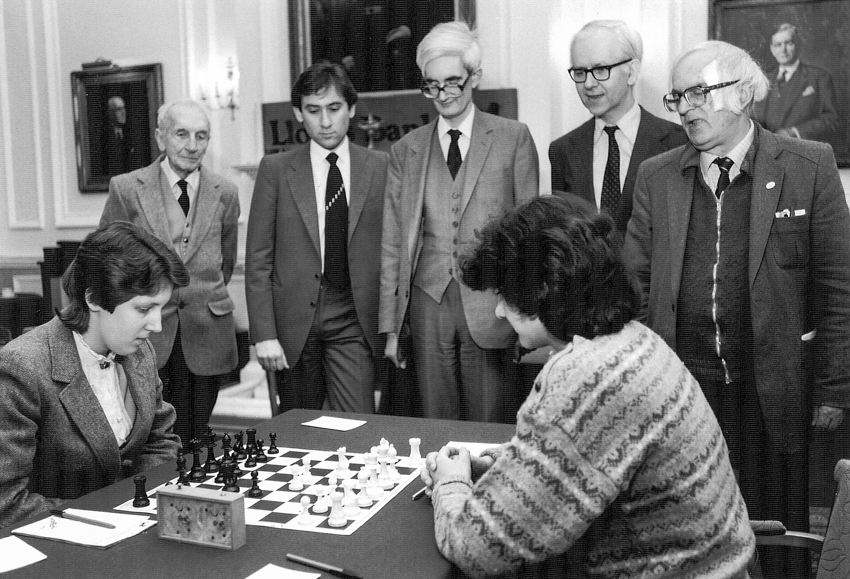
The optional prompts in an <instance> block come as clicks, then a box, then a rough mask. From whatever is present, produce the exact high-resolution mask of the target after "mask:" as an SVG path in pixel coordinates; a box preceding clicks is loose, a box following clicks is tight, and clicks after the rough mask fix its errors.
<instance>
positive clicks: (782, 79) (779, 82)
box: [776, 70, 788, 92]
mask: <svg viewBox="0 0 850 579" xmlns="http://www.w3.org/2000/svg"><path fill="white" fill-rule="evenodd" d="M786 74H788V73H787V72H786V71H784V70H782V71H780V72H779V78H777V79H776V88H777V89H778V90H779V92H782V87H784V86H785V81H786V80H787V79H786V78H785V75H786Z"/></svg>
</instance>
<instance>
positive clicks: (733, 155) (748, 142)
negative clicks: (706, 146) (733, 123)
mask: <svg viewBox="0 0 850 579" xmlns="http://www.w3.org/2000/svg"><path fill="white" fill-rule="evenodd" d="M753 139H755V125H754V124H753V121H750V129H749V130H748V131H747V134H746V135H745V136H744V138H743V139H741V142H740V143H738V144H737V145H735V146H734V147H732V150H730V151H729V152H728V153H726V155H724V156H725V157H729V158H730V159H732V161H733V162H734V163H735V164H734V165H733V169H732V170H731V171H730V172H729V175H730V178H733V177H732V176H733V174H735V175H737V174H738V172H740V170H741V168H742V166H743V164H744V157H746V156H747V152H748V151H749V150H750V147H751V146H752V144H753ZM719 157H720V155H713V154H711V153H700V154H699V166H700V170H701V171H702V174H703V176H705V175H706V174H707V173H708V170H709V169H710V168H711V165H712V163H714V161H715V159H717V158H719Z"/></svg>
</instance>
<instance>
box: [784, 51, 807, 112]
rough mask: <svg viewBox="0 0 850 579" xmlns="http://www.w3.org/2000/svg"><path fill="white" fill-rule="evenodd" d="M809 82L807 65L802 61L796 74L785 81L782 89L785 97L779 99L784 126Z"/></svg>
mask: <svg viewBox="0 0 850 579" xmlns="http://www.w3.org/2000/svg"><path fill="white" fill-rule="evenodd" d="M807 82H808V74H807V71H806V67H804V66H803V63H802V62H801V63H800V65H799V66H798V67H797V72H796V73H794V76H792V77H791V79H790V80H789V81H788V82H786V83H785V86H784V87H783V89H782V93H783V98H782V99H780V101H779V102H781V103H782V114H781V118H782V126H785V123H786V122H787V120H788V115H790V114H791V109H793V108H794V105H796V104H797V101H798V100H800V97H801V96H802V94H803V89H804V88H805V86H806V83H807Z"/></svg>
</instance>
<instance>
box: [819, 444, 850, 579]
mask: <svg viewBox="0 0 850 579" xmlns="http://www.w3.org/2000/svg"><path fill="white" fill-rule="evenodd" d="M835 481H836V482H837V483H838V485H837V489H838V490H837V491H836V493H835V503H834V504H833V506H832V512H831V513H830V515H829V523H828V524H827V527H826V534H825V535H824V538H823V547H822V549H821V553H820V562H819V564H818V574H817V579H847V578H848V577H850V460H846V459H844V460H839V461H838V464H836V465H835Z"/></svg>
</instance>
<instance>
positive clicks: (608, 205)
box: [602, 125, 620, 215]
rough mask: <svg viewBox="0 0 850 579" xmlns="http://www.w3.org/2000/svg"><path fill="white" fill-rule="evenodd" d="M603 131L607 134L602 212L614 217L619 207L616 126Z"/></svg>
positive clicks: (618, 152) (618, 150)
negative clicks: (606, 159) (606, 161)
mask: <svg viewBox="0 0 850 579" xmlns="http://www.w3.org/2000/svg"><path fill="white" fill-rule="evenodd" d="M604 130H605V132H606V133H608V163H607V164H606V165H605V175H604V176H603V177H602V210H603V211H605V212H607V213H608V214H609V215H616V214H617V209H618V208H619V206H620V147H619V145H617V139H616V138H614V133H616V132H617V126H616V125H614V126H613V127H605V128H604Z"/></svg>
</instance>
